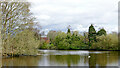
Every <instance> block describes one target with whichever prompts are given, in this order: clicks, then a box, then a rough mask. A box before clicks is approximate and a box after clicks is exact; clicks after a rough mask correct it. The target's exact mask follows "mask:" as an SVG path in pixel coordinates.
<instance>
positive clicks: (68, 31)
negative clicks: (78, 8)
mask: <svg viewBox="0 0 120 68" xmlns="http://www.w3.org/2000/svg"><path fill="white" fill-rule="evenodd" d="M70 28H71V26H70V25H69V26H68V27H67V29H68V31H67V34H68V33H71V31H70Z"/></svg>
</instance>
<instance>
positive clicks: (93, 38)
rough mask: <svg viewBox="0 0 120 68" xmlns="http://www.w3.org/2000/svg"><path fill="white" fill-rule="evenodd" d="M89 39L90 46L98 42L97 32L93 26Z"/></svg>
mask: <svg viewBox="0 0 120 68" xmlns="http://www.w3.org/2000/svg"><path fill="white" fill-rule="evenodd" d="M88 39H89V46H91V43H92V42H94V41H96V30H95V28H94V26H93V25H92V24H91V26H90V27H89V32H88Z"/></svg>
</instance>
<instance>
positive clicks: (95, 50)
mask: <svg viewBox="0 0 120 68" xmlns="http://www.w3.org/2000/svg"><path fill="white" fill-rule="evenodd" d="M39 50H65V49H39ZM68 50H84V51H120V50H96V49H68Z"/></svg>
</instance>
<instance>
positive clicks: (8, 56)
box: [2, 49, 120, 59]
mask: <svg viewBox="0 0 120 68" xmlns="http://www.w3.org/2000/svg"><path fill="white" fill-rule="evenodd" d="M39 50H58V49H39ZM39 50H38V51H39ZM59 50H63V49H59ZM72 50H81V51H120V50H96V49H72ZM39 55H40V54H39V53H38V54H37V55H13V56H11V55H7V56H3V55H2V59H4V58H13V57H21V56H39Z"/></svg>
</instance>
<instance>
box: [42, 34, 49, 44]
mask: <svg viewBox="0 0 120 68" xmlns="http://www.w3.org/2000/svg"><path fill="white" fill-rule="evenodd" d="M42 39H43V40H45V42H46V43H49V42H50V40H49V38H48V37H47V36H46V35H44V36H41V37H40V40H42Z"/></svg>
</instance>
